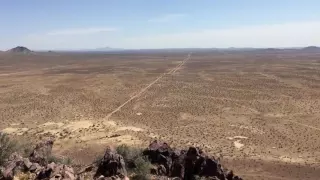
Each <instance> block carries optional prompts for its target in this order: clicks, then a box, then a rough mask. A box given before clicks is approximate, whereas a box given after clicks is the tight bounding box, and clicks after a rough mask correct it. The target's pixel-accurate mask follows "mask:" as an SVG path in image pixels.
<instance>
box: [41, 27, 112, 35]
mask: <svg viewBox="0 0 320 180" xmlns="http://www.w3.org/2000/svg"><path fill="white" fill-rule="evenodd" d="M111 31H116V29H115V28H108V27H102V28H92V27H90V28H76V29H62V30H55V31H50V32H47V33H46V35H49V36H56V35H83V34H95V33H101V32H111Z"/></svg>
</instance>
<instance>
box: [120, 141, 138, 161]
mask: <svg viewBox="0 0 320 180" xmlns="http://www.w3.org/2000/svg"><path fill="white" fill-rule="evenodd" d="M116 150H117V153H118V154H120V155H122V157H123V159H124V161H125V162H129V161H134V160H135V159H137V158H138V157H140V156H141V155H142V150H141V149H139V148H135V147H130V146H128V145H125V144H123V145H120V146H118V147H117V149H116Z"/></svg>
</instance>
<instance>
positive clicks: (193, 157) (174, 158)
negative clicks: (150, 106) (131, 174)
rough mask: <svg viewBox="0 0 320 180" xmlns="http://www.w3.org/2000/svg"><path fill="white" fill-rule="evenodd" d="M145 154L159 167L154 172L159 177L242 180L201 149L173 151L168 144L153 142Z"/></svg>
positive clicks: (191, 148)
mask: <svg viewBox="0 0 320 180" xmlns="http://www.w3.org/2000/svg"><path fill="white" fill-rule="evenodd" d="M143 154H144V155H145V156H147V157H148V158H149V160H150V161H151V162H152V163H153V164H155V165H156V166H157V168H156V170H154V171H153V173H154V174H155V175H158V176H168V177H171V178H179V179H186V180H189V179H195V177H196V176H199V177H210V178H213V179H219V180H240V179H241V178H240V177H238V176H235V175H234V173H233V171H228V170H227V169H224V168H223V167H222V165H221V164H220V162H219V159H215V158H214V157H209V156H208V155H206V154H205V153H204V152H202V150H201V149H199V148H196V147H189V149H188V150H173V149H172V148H170V146H169V145H168V144H167V143H162V142H158V141H154V142H152V143H151V144H150V145H149V147H148V148H147V149H145V150H144V151H143Z"/></svg>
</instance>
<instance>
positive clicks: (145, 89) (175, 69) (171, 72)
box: [105, 53, 191, 120]
mask: <svg viewBox="0 0 320 180" xmlns="http://www.w3.org/2000/svg"><path fill="white" fill-rule="evenodd" d="M190 58H191V53H189V54H188V56H187V57H186V58H185V59H184V60H183V61H182V62H181V63H180V64H178V65H177V66H176V67H174V68H173V69H172V70H170V71H169V72H165V73H163V74H162V75H160V76H159V77H158V78H157V79H156V80H154V81H152V82H151V83H150V84H148V85H147V86H146V87H145V88H143V89H141V90H140V91H139V92H138V93H137V94H135V95H134V96H132V97H131V98H130V99H128V100H127V101H126V102H124V103H123V104H121V105H120V106H119V107H117V108H116V109H114V110H113V111H112V112H110V113H109V114H108V115H107V116H106V117H105V118H106V119H107V120H108V119H109V118H110V117H111V116H112V115H113V114H114V113H116V112H118V111H120V109H121V108H122V107H123V106H125V105H127V104H128V103H129V102H131V101H132V100H133V99H135V98H137V97H139V96H140V95H141V94H142V93H144V92H145V91H147V90H148V89H149V88H150V87H152V85H154V84H155V83H157V82H158V81H159V80H160V79H162V78H163V77H164V76H166V75H168V74H173V73H175V72H176V71H177V70H179V69H180V67H181V66H183V65H184V64H185V63H186V62H187V61H188V60H189V59H190Z"/></svg>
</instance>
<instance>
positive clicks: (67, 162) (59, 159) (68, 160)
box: [47, 155, 72, 165]
mask: <svg viewBox="0 0 320 180" xmlns="http://www.w3.org/2000/svg"><path fill="white" fill-rule="evenodd" d="M47 161H48V163H52V162H54V163H56V164H58V163H59V164H65V165H70V164H72V160H71V158H69V157H57V156H54V155H50V156H48V159H47Z"/></svg>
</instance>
